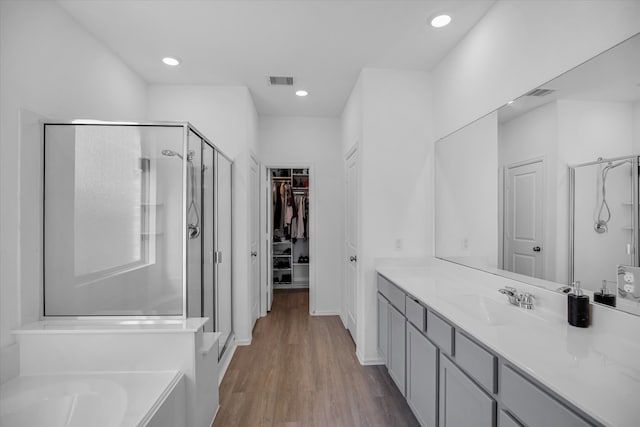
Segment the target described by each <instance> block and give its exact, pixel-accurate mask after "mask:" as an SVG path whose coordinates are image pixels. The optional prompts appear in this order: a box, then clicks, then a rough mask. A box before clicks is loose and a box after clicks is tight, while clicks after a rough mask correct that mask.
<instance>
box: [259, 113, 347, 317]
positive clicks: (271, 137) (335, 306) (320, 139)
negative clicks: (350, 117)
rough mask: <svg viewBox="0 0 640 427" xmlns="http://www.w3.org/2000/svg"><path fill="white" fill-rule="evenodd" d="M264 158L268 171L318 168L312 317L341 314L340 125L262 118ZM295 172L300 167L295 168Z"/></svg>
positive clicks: (313, 208)
mask: <svg viewBox="0 0 640 427" xmlns="http://www.w3.org/2000/svg"><path fill="white" fill-rule="evenodd" d="M258 129H259V133H258V135H259V140H260V158H261V160H262V162H263V163H264V165H265V166H269V165H272V166H277V165H307V164H311V165H312V174H313V175H312V177H311V179H312V180H313V181H312V183H311V187H312V191H313V193H312V195H313V196H314V198H315V199H314V200H312V203H313V204H312V205H311V211H310V218H311V222H312V228H311V238H310V242H311V245H315V247H316V251H315V257H314V259H312V264H311V267H312V269H313V270H312V271H311V274H314V272H315V279H314V283H315V286H314V287H313V288H312V289H311V292H312V295H311V299H312V301H311V302H312V306H311V307H310V309H311V312H312V313H314V312H315V313H317V314H336V313H339V312H340V309H341V304H342V299H341V298H340V292H341V290H342V283H343V266H344V262H343V261H344V256H343V253H344V204H345V199H344V177H343V175H342V162H343V159H342V148H341V143H342V141H341V137H340V120H339V119H338V118H320V117H260V124H259V127H258ZM294 167H295V166H294Z"/></svg>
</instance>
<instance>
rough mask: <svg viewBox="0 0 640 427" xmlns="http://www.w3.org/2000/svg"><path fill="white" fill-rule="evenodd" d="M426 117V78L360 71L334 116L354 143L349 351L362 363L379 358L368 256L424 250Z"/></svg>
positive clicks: (428, 170) (428, 237)
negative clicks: (352, 337) (354, 276)
mask: <svg viewBox="0 0 640 427" xmlns="http://www.w3.org/2000/svg"><path fill="white" fill-rule="evenodd" d="M431 116H432V112H431V87H430V79H429V76H428V75H427V74H426V73H424V72H420V71H405V70H390V69H364V70H363V71H362V73H361V75H360V78H359V80H358V83H357V84H356V87H355V88H354V91H353V93H352V94H351V97H350V99H349V100H348V101H347V104H346V106H345V110H344V112H343V115H342V135H343V151H346V150H349V149H350V148H351V147H352V146H353V144H354V143H355V142H358V143H359V156H360V157H359V162H360V166H359V167H360V170H359V173H360V178H361V179H360V195H359V201H358V202H359V216H358V221H359V224H358V227H359V229H360V230H359V231H360V233H359V241H358V284H357V290H356V293H357V307H356V312H357V313H356V317H357V332H356V347H357V348H356V353H357V355H358V358H359V359H360V361H361V362H362V363H377V362H379V361H380V358H379V355H378V352H377V349H376V347H377V337H376V318H377V313H376V306H377V305H376V274H375V259H376V258H388V257H421V256H428V255H431V253H432V243H431V242H432V224H433V215H432V212H433V210H432V209H430V208H429V206H430V205H431V201H432V189H433V183H432V163H433V160H432V153H433V144H432V142H431V141H433V134H432V124H431ZM343 161H344V160H343ZM397 246H400V247H399V248H398V247H397Z"/></svg>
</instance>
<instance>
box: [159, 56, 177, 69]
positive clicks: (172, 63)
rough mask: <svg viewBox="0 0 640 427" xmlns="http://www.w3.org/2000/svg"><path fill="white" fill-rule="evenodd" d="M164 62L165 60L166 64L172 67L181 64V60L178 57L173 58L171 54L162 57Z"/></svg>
mask: <svg viewBox="0 0 640 427" xmlns="http://www.w3.org/2000/svg"><path fill="white" fill-rule="evenodd" d="M162 62H164V63H165V64H166V65H169V66H171V67H175V66H176V65H180V60H178V59H177V58H172V57H170V56H165V57H164V58H162Z"/></svg>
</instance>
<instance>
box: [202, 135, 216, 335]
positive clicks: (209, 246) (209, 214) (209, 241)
mask: <svg viewBox="0 0 640 427" xmlns="http://www.w3.org/2000/svg"><path fill="white" fill-rule="evenodd" d="M202 147H203V151H202V316H203V317H208V318H209V320H208V321H207V323H206V324H205V325H204V330H205V332H213V331H214V327H215V325H214V323H215V315H216V310H215V295H214V294H215V277H214V275H215V239H214V238H215V236H214V217H215V212H214V203H213V199H214V188H215V168H214V160H215V152H214V149H213V148H212V147H211V146H210V145H209V144H206V143H205V144H203V145H202Z"/></svg>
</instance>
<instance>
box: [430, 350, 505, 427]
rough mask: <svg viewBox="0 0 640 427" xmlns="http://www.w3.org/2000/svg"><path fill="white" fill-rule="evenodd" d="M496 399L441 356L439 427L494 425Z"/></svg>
mask: <svg viewBox="0 0 640 427" xmlns="http://www.w3.org/2000/svg"><path fill="white" fill-rule="evenodd" d="M495 422H496V402H495V401H494V400H493V399H492V398H491V397H489V396H488V395H487V394H486V393H485V392H484V391H483V390H482V389H481V388H480V387H478V386H477V385H475V384H474V383H473V381H471V380H470V379H469V378H468V377H467V376H466V375H465V374H464V373H463V372H462V371H461V370H460V369H458V367H456V366H455V365H454V364H453V362H451V361H450V360H449V359H448V358H447V357H445V356H443V355H442V354H441V355H440V427H468V426H475V427H483V426H486V427H493V426H495Z"/></svg>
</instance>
